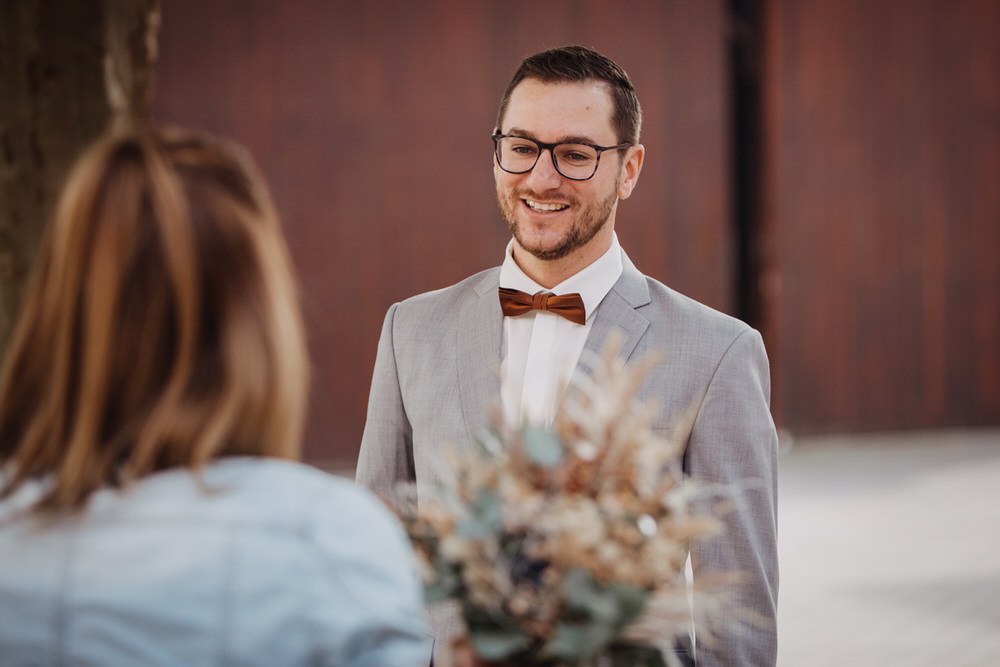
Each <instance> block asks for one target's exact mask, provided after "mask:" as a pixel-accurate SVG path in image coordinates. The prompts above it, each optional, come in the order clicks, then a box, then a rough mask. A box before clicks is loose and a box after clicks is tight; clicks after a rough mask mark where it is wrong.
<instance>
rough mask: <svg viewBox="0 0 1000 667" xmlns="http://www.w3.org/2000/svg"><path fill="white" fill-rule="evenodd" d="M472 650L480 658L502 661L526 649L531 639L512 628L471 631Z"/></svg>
mask: <svg viewBox="0 0 1000 667" xmlns="http://www.w3.org/2000/svg"><path fill="white" fill-rule="evenodd" d="M469 634H470V635H471V637H470V639H471V641H472V648H473V649H474V650H475V652H476V654H477V655H478V656H479V657H481V658H486V659H487V660H503V659H504V658H508V657H510V656H511V655H513V654H515V653H517V652H518V651H522V650H524V649H526V648H527V647H528V644H529V643H530V641H531V638H530V637H528V635H526V634H524V633H523V632H521V631H520V630H515V629H513V628H504V629H501V628H496V629H479V630H475V629H473V630H471V631H470V633H469Z"/></svg>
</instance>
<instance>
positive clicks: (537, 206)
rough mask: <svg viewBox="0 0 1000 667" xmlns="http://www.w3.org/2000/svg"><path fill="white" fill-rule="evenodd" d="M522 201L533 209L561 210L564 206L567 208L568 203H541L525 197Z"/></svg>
mask: <svg viewBox="0 0 1000 667" xmlns="http://www.w3.org/2000/svg"><path fill="white" fill-rule="evenodd" d="M524 203H525V204H527V205H528V206H530V207H531V208H532V209H533V210H535V211H561V210H563V209H564V208H569V205H568V204H542V203H539V202H537V201H531V200H530V199H525V200H524Z"/></svg>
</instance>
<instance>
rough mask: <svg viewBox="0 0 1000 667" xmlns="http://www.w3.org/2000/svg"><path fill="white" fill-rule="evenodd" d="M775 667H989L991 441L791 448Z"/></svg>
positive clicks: (992, 649) (893, 437) (993, 551)
mask: <svg viewBox="0 0 1000 667" xmlns="http://www.w3.org/2000/svg"><path fill="white" fill-rule="evenodd" d="M778 523H779V532H778V541H779V554H780V558H781V561H780V566H781V584H780V593H779V612H778V623H779V625H778V628H779V629H778V632H779V658H778V665H779V667H824V666H826V665H829V666H831V667H833V666H837V667H843V666H850V667H864V666H867V665H871V666H872V667H876V666H877V667H887V666H888V667H893V666H895V665H900V666H905V667H923V666H931V665H933V666H935V667H938V666H940V665H948V666H949V667H971V666H976V667H979V666H983V667H985V666H993V665H1000V430H964V431H946V432H933V433H930V432H919V433H912V434H900V433H895V434H887V435H877V436H853V437H843V436H838V437H823V438H809V439H800V440H798V441H797V442H795V443H794V445H792V446H791V447H790V449H789V450H788V451H786V452H785V453H784V454H783V456H782V459H781V461H780V477H779V520H778Z"/></svg>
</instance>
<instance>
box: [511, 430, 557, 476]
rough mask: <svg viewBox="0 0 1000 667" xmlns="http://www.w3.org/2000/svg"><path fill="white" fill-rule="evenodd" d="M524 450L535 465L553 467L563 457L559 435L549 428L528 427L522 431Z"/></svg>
mask: <svg viewBox="0 0 1000 667" xmlns="http://www.w3.org/2000/svg"><path fill="white" fill-rule="evenodd" d="M521 437H522V438H523V439H524V451H525V453H526V454H527V455H528V458H529V459H531V462H532V463H534V464H535V465H539V466H541V467H543V468H551V467H552V466H556V465H559V463H560V462H561V461H562V459H563V446H562V442H561V441H560V440H559V437H558V436H557V435H556V434H555V433H553V432H552V431H549V430H547V429H542V428H535V427H531V426H529V427H526V428H524V430H522V431H521Z"/></svg>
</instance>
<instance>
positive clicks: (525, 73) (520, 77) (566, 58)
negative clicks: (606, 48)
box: [497, 46, 642, 144]
mask: <svg viewBox="0 0 1000 667" xmlns="http://www.w3.org/2000/svg"><path fill="white" fill-rule="evenodd" d="M525 79H538V80H539V81H542V82H545V83H576V82H583V81H602V82H604V83H606V84H608V88H609V89H610V93H611V101H612V103H613V105H614V113H613V115H612V117H611V124H612V125H613V126H614V128H615V133H616V134H617V135H618V141H619V142H622V143H625V142H628V143H632V144H637V143H639V129H640V126H641V125H642V109H641V108H640V107H639V99H638V98H637V97H636V95H635V87H634V86H633V85H632V80H631V79H630V78H629V76H628V74H626V72H625V70H623V69H622V68H621V67H619V66H618V64H617V63H615V62H614V61H613V60H611V59H610V58H608V57H607V56H603V55H601V54H600V53H598V52H597V51H594V50H593V49H588V48H587V47H585V46H562V47H559V48H556V49H549V50H547V51H541V52H540V53H536V54H535V55H533V56H528V57H527V58H525V59H524V60H523V61H522V62H521V66H520V67H518V68H517V71H516V72H514V76H513V78H511V80H510V83H509V84H507V90H506V91H504V94H503V99H502V100H501V101H500V111H499V112H498V113H497V129H498V130H500V129H501V125H502V124H503V119H504V116H506V115H507V106H508V105H509V104H510V96H511V94H512V93H513V92H514V89H515V88H516V87H517V85H518V84H519V83H521V82H522V81H524V80H525Z"/></svg>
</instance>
